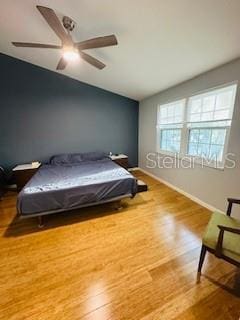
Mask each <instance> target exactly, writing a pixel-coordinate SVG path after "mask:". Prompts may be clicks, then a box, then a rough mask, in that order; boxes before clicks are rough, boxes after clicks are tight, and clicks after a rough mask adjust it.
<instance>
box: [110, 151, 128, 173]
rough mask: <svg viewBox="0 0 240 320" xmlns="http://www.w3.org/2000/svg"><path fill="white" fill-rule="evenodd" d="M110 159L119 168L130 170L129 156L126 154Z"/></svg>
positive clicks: (113, 156)
mask: <svg viewBox="0 0 240 320" xmlns="http://www.w3.org/2000/svg"><path fill="white" fill-rule="evenodd" d="M110 158H111V159H112V161H114V162H115V163H117V164H118V165H119V166H121V167H123V168H125V169H128V156H126V155H125V154H118V155H112V156H110Z"/></svg>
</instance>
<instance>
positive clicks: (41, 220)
mask: <svg viewBox="0 0 240 320" xmlns="http://www.w3.org/2000/svg"><path fill="white" fill-rule="evenodd" d="M133 197H134V196H133V195H132V194H125V195H122V196H118V197H114V198H111V199H106V200H102V201H98V202H92V203H86V204H83V205H81V206H78V207H74V208H68V209H57V210H51V211H44V212H37V213H33V214H27V215H22V214H21V212H18V217H19V219H28V218H38V227H39V228H43V227H44V217H45V216H46V215H50V214H54V213H61V212H67V211H72V210H77V209H81V208H86V207H92V206H97V205H100V204H104V203H109V202H118V204H119V205H118V207H117V209H118V210H120V209H121V205H120V201H121V200H122V199H124V198H133Z"/></svg>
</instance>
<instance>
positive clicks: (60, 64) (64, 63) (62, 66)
mask: <svg viewBox="0 0 240 320" xmlns="http://www.w3.org/2000/svg"><path fill="white" fill-rule="evenodd" d="M66 66H67V60H66V59H64V58H63V57H62V58H61V59H60V60H59V62H58V65H57V70H64V69H65V68H66Z"/></svg>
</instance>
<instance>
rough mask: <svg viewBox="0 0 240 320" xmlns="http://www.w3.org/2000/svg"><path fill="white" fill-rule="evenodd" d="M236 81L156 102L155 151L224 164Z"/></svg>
mask: <svg viewBox="0 0 240 320" xmlns="http://www.w3.org/2000/svg"><path fill="white" fill-rule="evenodd" d="M236 89H237V85H236V84H234V85H229V86H226V87H224V88H220V89H215V90H210V91H208V92H206V93H202V94H198V95H195V96H192V97H189V98H188V99H183V100H179V101H176V102H172V103H168V104H165V105H160V106H159V109H158V122H157V136H158V139H157V151H158V152H161V153H166V154H171V153H178V154H179V155H180V156H185V155H188V156H191V157H194V158H199V159H205V160H206V161H207V162H208V164H210V163H211V161H212V162H214V163H216V162H217V163H218V164H222V165H223V164H224V156H225V153H226V147H227V140H228V134H229V130H230V127H231V120H232V113H233V107H234V102H235V95H236Z"/></svg>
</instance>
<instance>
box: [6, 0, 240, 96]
mask: <svg viewBox="0 0 240 320" xmlns="http://www.w3.org/2000/svg"><path fill="white" fill-rule="evenodd" d="M37 4H38V5H44V6H48V7H50V8H53V9H54V10H55V11H56V12H57V13H58V14H59V16H61V15H62V14H65V15H68V16H70V17H71V18H73V20H75V21H76V22H77V26H76V28H75V30H74V32H73V38H74V40H78V41H82V40H86V39H89V38H91V37H96V36H102V35H108V34H115V35H116V36H117V38H118V41H119V45H118V46H115V47H108V48H102V49H95V50H88V53H90V54H92V55H93V56H95V57H96V58H98V59H100V60H101V61H103V62H104V63H105V64H106V65H107V67H106V68H105V69H103V70H101V71H100V70H97V69H95V68H93V67H92V66H90V65H88V64H87V63H85V62H84V61H81V62H80V63H79V64H75V65H74V64H72V65H70V66H69V67H68V68H67V69H66V70H65V71H60V73H64V74H65V75H67V76H69V77H72V78H75V79H78V80H81V81H83V82H86V83H89V84H92V85H95V86H98V87H101V88H104V89H106V90H109V91H112V92H116V93H119V94H121V95H124V96H127V97H130V98H134V99H136V100H142V99H143V98H145V97H147V96H150V95H152V94H154V93H156V92H158V91H162V90H164V89H166V88H168V87H170V86H173V85H175V84H177V83H179V82H182V81H185V80H187V79H189V78H192V77H194V76H196V75H197V74H199V73H202V72H204V71H207V70H209V69H212V68H214V67H216V66H218V65H221V64H223V63H225V62H228V61H230V60H232V59H234V58H237V57H239V56H240V0H119V1H114V0H39V1H31V0H21V1H20V0H7V1H1V4H0V30H1V36H0V51H1V52H3V53H5V54H8V55H10V56H13V57H16V58H19V59H22V60H25V61H28V62H31V63H33V64H36V65H39V66H42V67H44V68H47V69H49V70H53V71H55V68H56V65H57V61H58V59H59V57H60V51H56V50H49V49H44V50H42V49H27V48H16V47H14V46H12V45H11V41H24V42H42V43H52V44H60V43H59V39H58V38H57V36H56V35H55V34H54V32H53V31H52V30H51V29H50V27H49V26H48V24H47V23H46V22H45V20H44V19H43V17H42V16H41V15H40V13H39V12H38V10H37V9H36V5H37Z"/></svg>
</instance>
